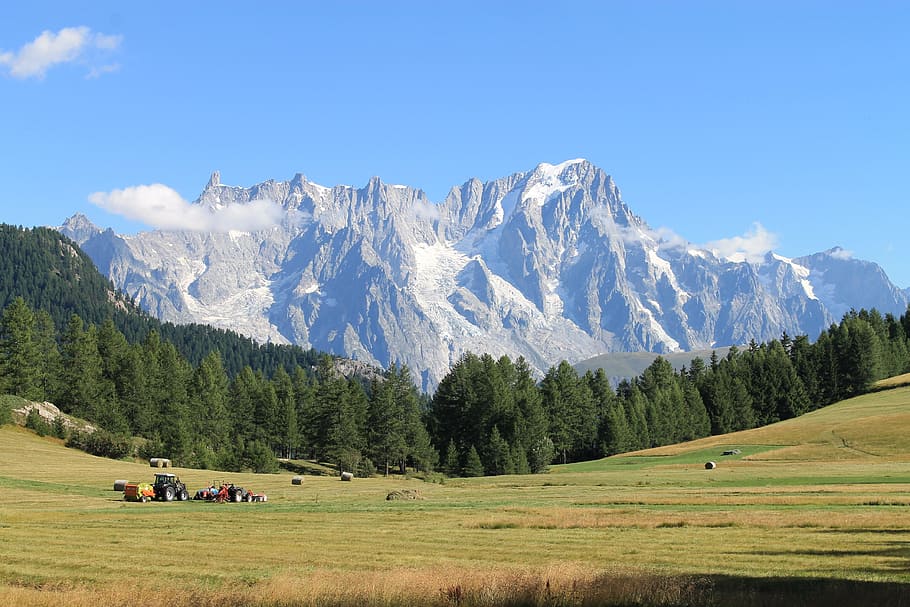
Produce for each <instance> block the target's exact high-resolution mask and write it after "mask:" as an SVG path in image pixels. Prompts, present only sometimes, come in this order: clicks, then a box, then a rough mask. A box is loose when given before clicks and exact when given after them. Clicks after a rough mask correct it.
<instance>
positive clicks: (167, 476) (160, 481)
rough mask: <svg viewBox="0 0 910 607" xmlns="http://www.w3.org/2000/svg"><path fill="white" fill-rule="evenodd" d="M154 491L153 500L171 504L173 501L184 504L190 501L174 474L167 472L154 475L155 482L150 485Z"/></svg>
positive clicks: (188, 495)
mask: <svg viewBox="0 0 910 607" xmlns="http://www.w3.org/2000/svg"><path fill="white" fill-rule="evenodd" d="M152 487H153V488H154V490H155V499H157V500H161V501H165V502H172V501H174V500H175V499H176V500H178V501H181V502H185V501H186V500H188V499H190V494H189V493H188V492H187V490H186V485H185V484H183V483H182V482H181V481H180V479H179V478H177V475H176V474H171V473H168V472H159V473H158V474H156V475H155V482H154V483H153V484H152Z"/></svg>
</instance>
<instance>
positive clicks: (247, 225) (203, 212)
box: [88, 183, 284, 232]
mask: <svg viewBox="0 0 910 607" xmlns="http://www.w3.org/2000/svg"><path fill="white" fill-rule="evenodd" d="M88 199H89V201H90V202H91V203H92V204H95V205H97V206H99V207H101V208H102V209H104V210H106V211H108V212H110V213H114V214H116V215H122V216H123V217H126V218H127V219H131V220H134V221H139V222H141V223H144V224H146V225H149V226H152V227H154V228H157V229H161V230H190V231H198V232H227V231H229V230H239V231H243V232H253V231H256V230H263V229H265V228H269V227H272V226H275V225H278V224H279V223H281V220H282V218H283V217H284V209H282V208H281V206H280V205H278V204H276V203H275V202H273V201H271V200H266V199H260V200H253V201H251V202H249V203H246V204H230V205H227V206H222V207H220V208H217V209H213V208H210V207H204V206H200V205H195V204H191V203H189V202H187V201H186V200H184V199H183V197H181V196H180V194H178V193H177V192H176V191H174V190H173V189H171V188H169V187H167V186H166V185H162V184H160V183H155V184H152V185H138V186H134V187H130V188H124V189H122V190H113V191H111V192H95V193H94V194H92V195H90V196H89V197H88Z"/></svg>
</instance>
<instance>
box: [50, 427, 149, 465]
mask: <svg viewBox="0 0 910 607" xmlns="http://www.w3.org/2000/svg"><path fill="white" fill-rule="evenodd" d="M66 446H67V447H72V448H75V449H81V450H82V451H85V452H86V453H89V454H91V455H97V456H99V457H109V458H111V459H120V458H122V457H126V456H127V455H130V454H131V453H132V452H133V443H132V441H131V440H130V438H129V437H128V436H125V435H122V434H112V433H111V432H108V431H107V430H101V429H99V430H95V431H94V432H73V433H71V434H70V437H69V439H67V441H66Z"/></svg>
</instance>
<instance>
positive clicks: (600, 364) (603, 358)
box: [573, 346, 730, 383]
mask: <svg viewBox="0 0 910 607" xmlns="http://www.w3.org/2000/svg"><path fill="white" fill-rule="evenodd" d="M729 351H730V348H729V346H727V347H723V348H716V349H714V350H696V351H694V352H673V353H670V354H655V353H654V352H609V353H607V354H601V355H600V356H595V357H594V358H589V359H587V360H583V361H581V362H578V363H575V364H574V365H573V367H575V370H576V371H578V374H579V375H584V374H585V373H586V372H587V371H596V370H597V369H603V370H604V373H605V374H606V376H607V377H609V378H610V379H611V380H612V381H613V382H614V383H615V382H618V381H619V380H622V379H631V378H633V377H638V376H640V375H641V374H642V372H644V370H645V369H647V368H648V367H649V366H650V365H651V363H653V362H654V359H655V358H657V357H658V356H662V357H663V358H664V360H666V361H668V362H669V363H670V365H672V366H673V368H674V369H676V370H677V371H678V370H680V369H681V368H682V367H688V366H689V363H691V362H692V359H693V358H701V359H702V360H704V361H705V363H707V362H708V360H709V359H710V358H711V353H712V352H717V356H718V357H719V358H723V357H724V356H726V355H727V352H729Z"/></svg>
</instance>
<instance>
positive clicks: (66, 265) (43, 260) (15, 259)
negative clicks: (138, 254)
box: [0, 224, 324, 377]
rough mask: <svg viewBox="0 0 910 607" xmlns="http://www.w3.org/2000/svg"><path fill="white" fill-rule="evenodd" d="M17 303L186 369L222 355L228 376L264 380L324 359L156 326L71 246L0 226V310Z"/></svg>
mask: <svg viewBox="0 0 910 607" xmlns="http://www.w3.org/2000/svg"><path fill="white" fill-rule="evenodd" d="M17 297H21V298H23V300H25V303H26V304H28V305H29V307H31V308H32V309H33V310H43V311H44V312H46V313H47V316H49V317H50V320H51V323H50V324H51V325H53V327H55V328H56V330H57V331H60V332H62V331H63V330H65V328H66V326H67V323H68V322H69V321H70V318H71V316H72V315H73V314H77V315H78V316H79V317H80V318H82V320H83V322H84V323H86V324H94V325H97V326H101V325H102V324H103V323H104V322H105V321H106V320H108V319H110V320H113V322H114V326H116V327H117V329H118V330H119V331H120V332H121V333H123V335H124V337H126V339H127V341H129V342H130V343H139V342H142V341H144V340H145V339H146V338H147V337H148V335H149V334H150V333H151V332H155V333H157V334H158V336H159V337H160V339H162V340H164V341H167V342H169V343H171V344H173V345H174V347H176V348H177V351H178V352H179V353H180V354H181V355H182V356H184V357H185V358H186V359H187V360H188V361H189V362H190V363H191V364H192V365H194V366H195V365H198V364H199V363H201V362H202V360H203V358H205V357H206V356H207V355H208V354H209V353H210V352H212V351H215V350H218V351H219V352H220V353H221V359H222V364H223V365H224V368H225V370H226V371H227V372H228V374H229V375H230V376H231V377H233V376H234V375H236V374H237V373H239V372H240V371H241V370H242V369H243V368H244V367H247V366H249V367H250V368H252V369H253V370H256V371H262V372H263V373H264V374H266V375H267V376H269V377H271V376H272V375H273V374H274V373H275V371H276V370H277V369H278V367H284V369H285V371H287V372H289V373H290V372H292V371H293V369H294V367H296V366H298V365H299V366H302V367H304V368H308V367H312V366H314V365H316V363H317V361H318V360H319V358H320V357H321V356H323V355H324V354H323V353H320V352H317V351H316V350H313V349H309V350H304V349H303V348H300V347H299V346H292V345H286V344H272V343H267V344H258V343H256V342H255V341H253V340H252V339H250V338H249V337H245V336H243V335H240V334H239V333H236V332H234V331H228V330H225V329H217V328H215V327H211V326H208V325H200V324H195V323H192V324H186V325H175V324H173V323H170V322H161V321H160V320H158V319H157V318H153V317H152V316H150V315H149V314H148V313H146V312H145V311H143V310H142V309H141V308H140V307H139V306H138V305H136V303H135V302H134V301H133V300H132V299H131V298H130V297H129V296H127V295H126V294H124V293H122V292H120V291H119V290H117V289H115V288H114V286H113V284H111V282H110V280H108V279H107V278H105V277H104V276H103V275H102V274H101V273H100V272H98V270H97V268H96V267H95V266H94V264H93V263H92V260H91V259H90V258H89V257H88V255H86V254H85V252H84V251H82V250H81V249H80V248H79V247H78V246H77V245H76V243H74V242H73V241H71V240H70V239H69V238H67V237H65V236H63V235H62V234H60V233H59V232H57V231H55V230H52V229H50V228H30V229H24V228H21V227H16V226H11V225H7V224H0V309H4V308H6V307H7V306H8V305H10V304H11V303H12V302H13V300H14V299H16V298H17Z"/></svg>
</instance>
